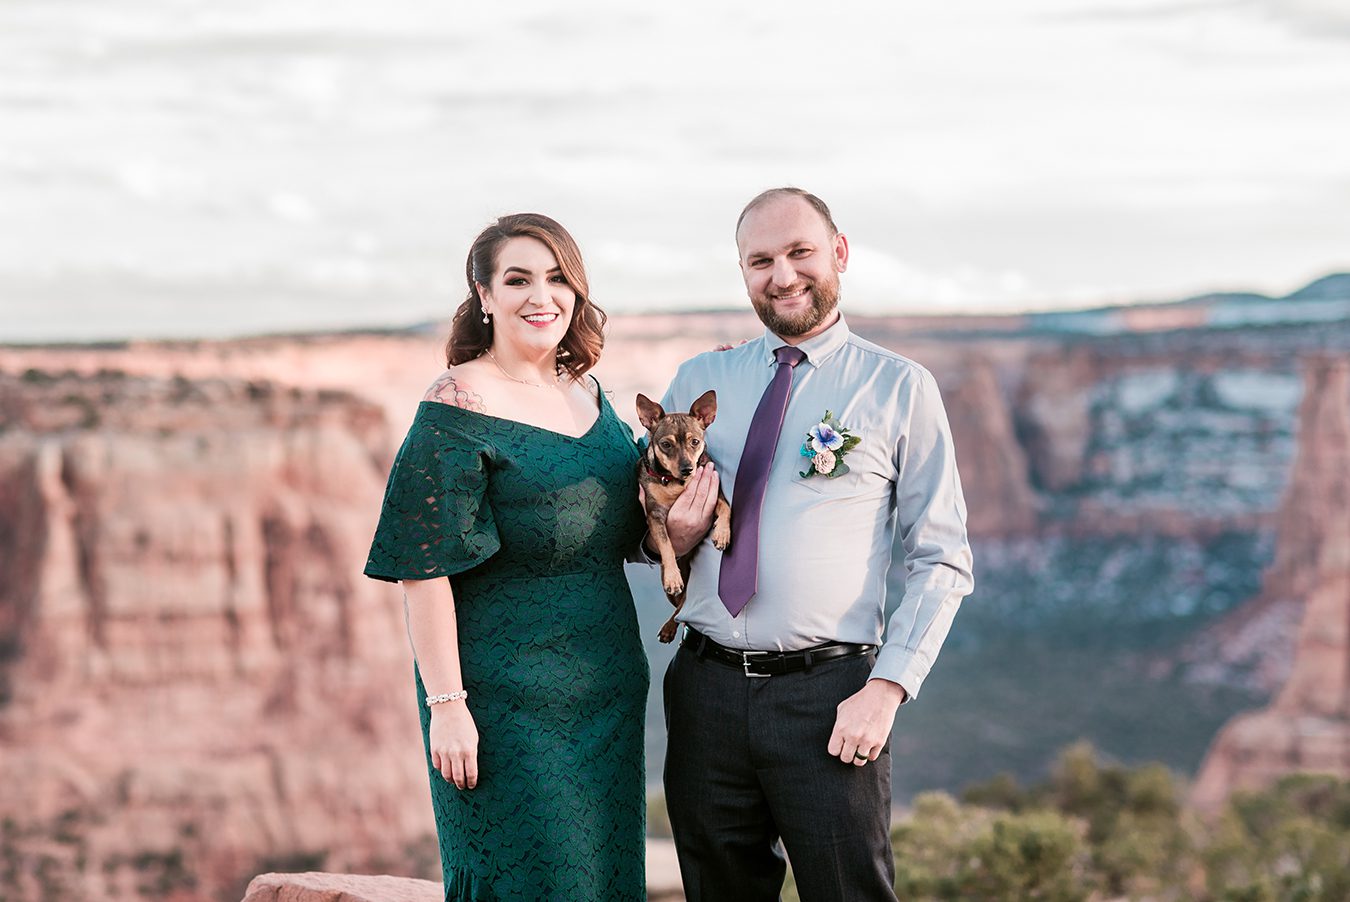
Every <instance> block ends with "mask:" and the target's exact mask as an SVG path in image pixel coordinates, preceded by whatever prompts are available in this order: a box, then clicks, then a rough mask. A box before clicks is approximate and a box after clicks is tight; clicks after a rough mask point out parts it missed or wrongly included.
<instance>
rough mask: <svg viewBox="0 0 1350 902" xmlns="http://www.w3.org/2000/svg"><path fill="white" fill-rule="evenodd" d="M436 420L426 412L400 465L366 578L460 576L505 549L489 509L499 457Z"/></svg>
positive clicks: (404, 448)
mask: <svg viewBox="0 0 1350 902" xmlns="http://www.w3.org/2000/svg"><path fill="white" fill-rule="evenodd" d="M448 410H456V409H454V408H448ZM457 412H458V411H457ZM436 413H440V412H439V411H435V410H434V408H432V407H431V406H429V405H428V404H426V403H424V404H423V405H422V406H421V407H420V408H419V409H418V413H417V417H416V419H414V420H413V424H412V428H411V429H409V430H408V435H407V437H406V438H404V440H403V445H402V447H400V448H399V451H398V455H397V456H396V457H395V458H394V466H393V469H391V470H390V471H389V482H388V484H387V485H386V486H385V490H384V504H383V505H382V506H381V509H380V522H379V525H378V526H377V527H376V528H375V540H374V541H373V542H372V543H371V546H370V556H369V557H368V558H367V560H366V567H365V574H366V576H369V577H373V578H374V579H382V580H386V581H389V582H397V581H398V580H402V579H435V578H438V577H444V576H453V575H454V574H456V573H462V572H463V571H465V570H468V569H470V568H471V567H476V566H478V565H479V564H481V563H483V562H484V561H486V560H487V559H488V558H490V557H492V555H494V554H496V553H497V550H498V549H499V548H501V539H500V538H499V537H498V535H497V524H496V522H495V521H494V519H493V516H492V507H491V506H490V505H489V504H488V501H487V489H488V478H489V473H490V467H491V459H492V450H491V448H490V447H488V446H487V445H486V444H484V443H483V442H481V441H477V440H475V439H474V438H473V437H472V435H471V434H469V433H468V432H466V431H464V430H462V429H458V428H454V427H453V426H452V425H449V424H447V423H445V422H443V421H444V419H445V417H444V416H436V415H435V414H436Z"/></svg>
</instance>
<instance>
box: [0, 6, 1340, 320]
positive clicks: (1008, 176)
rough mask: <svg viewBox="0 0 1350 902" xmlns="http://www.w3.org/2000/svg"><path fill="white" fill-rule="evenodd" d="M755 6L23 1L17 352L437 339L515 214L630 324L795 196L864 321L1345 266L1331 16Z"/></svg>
mask: <svg viewBox="0 0 1350 902" xmlns="http://www.w3.org/2000/svg"><path fill="white" fill-rule="evenodd" d="M741 6H742V5H738V4H728V3H725V2H717V3H714V2H705V0H693V2H690V0H686V2H682V3H680V4H670V5H660V6H656V5H645V4H635V3H615V2H593V0H574V2H571V3H569V4H566V5H563V4H557V3H552V2H539V0H536V2H513V3H511V4H445V3H443V2H430V0H425V2H424V0H385V2H382V3H378V4H342V3H333V2H331V0H233V2H230V3H220V2H206V0H120V2H118V3H116V4H111V3H107V2H103V0H62V2H53V0H5V2H4V3H3V4H0V234H3V236H4V240H3V241H0V313H2V314H3V315H2V316H0V341H3V340H11V341H12V340H43V339H84V338H100V337H122V336H130V335H147V336H148V335H225V334H240V333H250V332H260V331H276V330H289V329H306V328H328V327H347V326H358V325H398V324H403V323H407V322H412V321H417V320H421V319H428V318H434V317H443V316H445V315H447V314H448V312H449V311H450V310H451V309H453V307H454V305H455V304H456V303H457V302H458V300H459V298H460V297H461V296H462V293H463V288H462V279H463V275H462V274H463V258H464V254H465V251H466V250H467V246H468V243H469V241H470V240H471V239H472V237H473V235H474V233H475V232H476V231H477V230H478V229H479V228H480V227H481V226H482V225H483V224H485V223H486V222H487V221H488V220H490V219H491V218H492V217H494V216H495V215H497V214H499V213H504V212H511V211H516V210H525V209H531V210H539V211H542V212H546V213H549V214H551V215H553V216H555V217H557V218H558V219H560V220H561V221H562V222H563V223H564V224H566V225H567V226H568V227H569V228H571V229H572V230H573V232H574V233H575V234H576V236H577V238H578V240H579V241H580V242H581V244H582V248H583V251H584V252H585V254H586V256H587V261H588V264H589V267H590V269H591V279H592V284H593V289H594V293H595V295H596V297H597V299H599V300H600V301H601V303H603V304H605V305H606V306H607V307H608V308H610V309H612V310H616V311H634V310H646V309H674V308H688V307H716V306H737V305H739V304H741V303H742V302H743V293H742V289H741V285H740V281H739V277H738V275H737V271H736V267H735V249H734V245H733V243H732V238H731V232H732V226H733V224H734V221H735V217H736V214H737V213H738V212H739V209H740V207H741V205H742V204H743V203H744V201H745V200H746V199H748V198H749V197H750V196H751V195H753V194H754V193H756V192H757V191H759V190H760V189H762V188H765V187H769V186H772V185H776V184H782V183H791V184H797V185H801V186H803V187H807V188H809V189H811V190H813V191H815V192H817V193H819V194H821V195H822V196H823V197H825V199H826V200H827V201H829V202H830V203H831V205H832V206H833V207H834V209H835V213H836V219H837V221H838V222H839V223H840V225H841V227H842V228H843V229H844V230H845V231H846V232H847V233H848V234H849V237H850V239H851V241H852V247H853V264H852V266H851V268H850V272H849V273H848V275H847V276H846V277H845V279H846V281H845V283H844V291H845V300H846V303H848V304H850V305H852V307H853V308H854V309H865V310H868V311H871V312H886V311H895V312H902V311H903V312H913V311H934V312H961V311H970V312H976V311H985V310H1014V309H1028V308H1036V309H1043V308H1047V307H1057V306H1058V307H1063V306H1075V305H1083V304H1087V303H1099V302H1107V301H1110V302H1118V301H1131V300H1146V299H1159V298H1171V297H1179V296H1183V295H1186V294H1190V293H1195V292H1199V291H1203V290H1209V289H1214V288H1250V289H1256V290H1264V291H1268V292H1272V293H1284V292H1287V291H1289V290H1292V289H1294V288H1296V287H1298V286H1299V285H1301V284H1303V283H1304V282H1307V281H1309V280H1311V279H1313V278H1315V277H1317V276H1319V275H1323V274H1325V273H1327V272H1330V271H1333V270H1337V269H1350V0H1192V2H1162V0H945V2H943V3H941V4H923V5H920V4H894V3H880V2H868V3H862V2H857V3H849V2H841V3H839V4H833V5H831V6H832V7H834V8H831V9H828V11H827V5H826V4H823V3H820V2H814V3H802V2H795V0H793V2H779V3H775V4H772V5H766V4H756V5H754V6H753V7H752V6H751V5H749V4H745V5H744V6H745V7H746V8H745V9H741V8H740V7H741Z"/></svg>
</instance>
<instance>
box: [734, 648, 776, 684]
mask: <svg viewBox="0 0 1350 902" xmlns="http://www.w3.org/2000/svg"><path fill="white" fill-rule="evenodd" d="M756 654H759V652H755V651H743V652H741V667H743V668H745V675H746V676H748V677H759V678H762V679H768V678H769V677H771V676H773V674H771V673H751V672H750V665H751V664H752V663H754V662H753V661H751V660H750V656H751V655H756Z"/></svg>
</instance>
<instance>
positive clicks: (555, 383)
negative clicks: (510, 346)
mask: <svg viewBox="0 0 1350 902" xmlns="http://www.w3.org/2000/svg"><path fill="white" fill-rule="evenodd" d="M483 353H484V354H486V355H488V358H489V359H491V361H492V362H493V363H494V364H496V366H497V369H499V370H501V371H502V375H503V376H505V377H506V378H508V379H510V380H511V381H512V382H519V383H520V384H521V385H533V386H534V387H535V388H557V387H558V377H557V375H556V374H555V375H554V377H553V384H552V385H547V384H545V383H543V382H531V381H530V380H529V379H521V378H520V377H519V376H512V375H511V374H510V373H508V372H507V371H506V367H504V366H502V365H501V363H500V362H499V361H498V360H497V357H496V355H494V354H493V353H492V351H491V350H490V349H487V348H484V349H483Z"/></svg>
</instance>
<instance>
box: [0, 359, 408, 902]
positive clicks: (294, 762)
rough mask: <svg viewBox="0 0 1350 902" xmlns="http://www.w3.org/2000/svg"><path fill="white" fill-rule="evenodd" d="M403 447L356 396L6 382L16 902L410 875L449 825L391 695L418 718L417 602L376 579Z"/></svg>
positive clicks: (4, 502)
mask: <svg viewBox="0 0 1350 902" xmlns="http://www.w3.org/2000/svg"><path fill="white" fill-rule="evenodd" d="M389 445H390V437H389V435H388V434H387V433H386V429H385V425H384V416H383V413H382V412H381V411H380V410H379V408H377V407H375V406H374V405H372V404H370V403H369V402H365V401H359V400H357V399H355V398H353V397H351V396H348V395H344V394H341V393H338V392H315V391H301V390H298V389H287V388H282V387H279V386H276V385H273V384H270V383H263V382H253V383H245V382H237V381H234V382H231V381H222V380H188V379H181V378H180V379H176V380H175V379H170V380H165V379H155V378H144V377H131V376H126V375H124V374H120V373H116V372H105V373H103V374H101V375H97V376H93V377H86V378H76V377H70V376H64V377H49V376H44V375H42V374H40V373H35V372H30V373H29V374H28V375H27V376H26V377H23V378H16V377H13V376H4V375H0V508H2V509H3V510H4V516H3V517H0V571H2V572H3V574H4V578H3V580H0V699H3V701H0V749H2V750H3V753H2V754H0V785H3V786H4V787H5V791H4V798H5V801H4V805H3V809H4V827H3V831H4V832H3V836H0V845H3V848H4V853H5V854H4V856H3V857H2V858H0V886H4V887H5V888H6V889H7V890H11V891H12V892H13V895H12V896H11V898H15V899H25V900H26V899H32V900H38V899H42V900H46V899H62V900H66V899H81V900H93V902H98V900H103V899H113V898H141V897H145V898H151V897H159V898H178V899H218V898H227V897H229V896H231V895H233V897H234V898H236V899H237V898H239V896H240V895H242V887H243V885H244V883H245V882H247V880H248V878H249V877H251V876H252V875H253V874H255V873H258V872H259V871H260V870H268V869H275V868H276V867H278V866H287V865H291V866H294V865H295V864H301V865H305V864H308V865H311V866H312V865H316V864H319V863H322V864H324V865H326V866H330V867H331V866H336V867H339V868H342V869H356V868H360V867H369V866H372V865H374V866H377V867H386V868H387V867H392V866H399V867H402V868H404V869H407V868H409V867H412V866H413V865H412V864H411V859H412V858H413V857H414V856H415V855H416V854H418V848H419V843H420V842H421V838H422V837H423V836H424V835H425V834H426V833H427V831H428V829H429V827H430V824H429V823H428V820H429V819H428V818H426V817H424V816H423V815H424V811H423V810H422V807H421V806H418V805H416V804H411V805H410V804H409V800H410V799H413V800H416V799H418V798H419V797H420V796H421V795H423V794H425V791H426V790H425V779H426V778H425V771H424V770H423V764H422V754H421V750H420V748H421V743H420V739H419V737H418V736H417V734H416V731H415V721H414V720H413V719H412V718H411V717H409V716H405V715H406V714H407V711H402V710H399V709H398V707H397V706H396V705H393V704H391V699H403V698H406V700H407V703H408V709H409V710H412V706H413V705H414V704H415V701H414V699H413V693H412V689H411V681H410V666H409V664H410V660H409V653H408V650H407V640H406V638H405V636H404V632H403V626H402V612H401V610H400V608H399V605H398V602H397V600H396V598H395V597H394V595H393V593H391V592H390V591H388V590H386V589H385V587H383V586H378V585H375V584H373V583H371V582H370V581H368V580H365V579H364V578H363V577H362V576H361V575H360V573H359V567H360V561H361V560H363V558H364V551H365V547H366V543H367V542H368V541H369V537H370V534H371V532H372V529H373V516H374V514H375V512H376V511H377V509H378V503H379V499H380V494H381V491H382V489H383V481H384V475H385V473H386V471H387V465H388V451H389ZM394 592H396V590H394ZM410 727H411V729H410Z"/></svg>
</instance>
